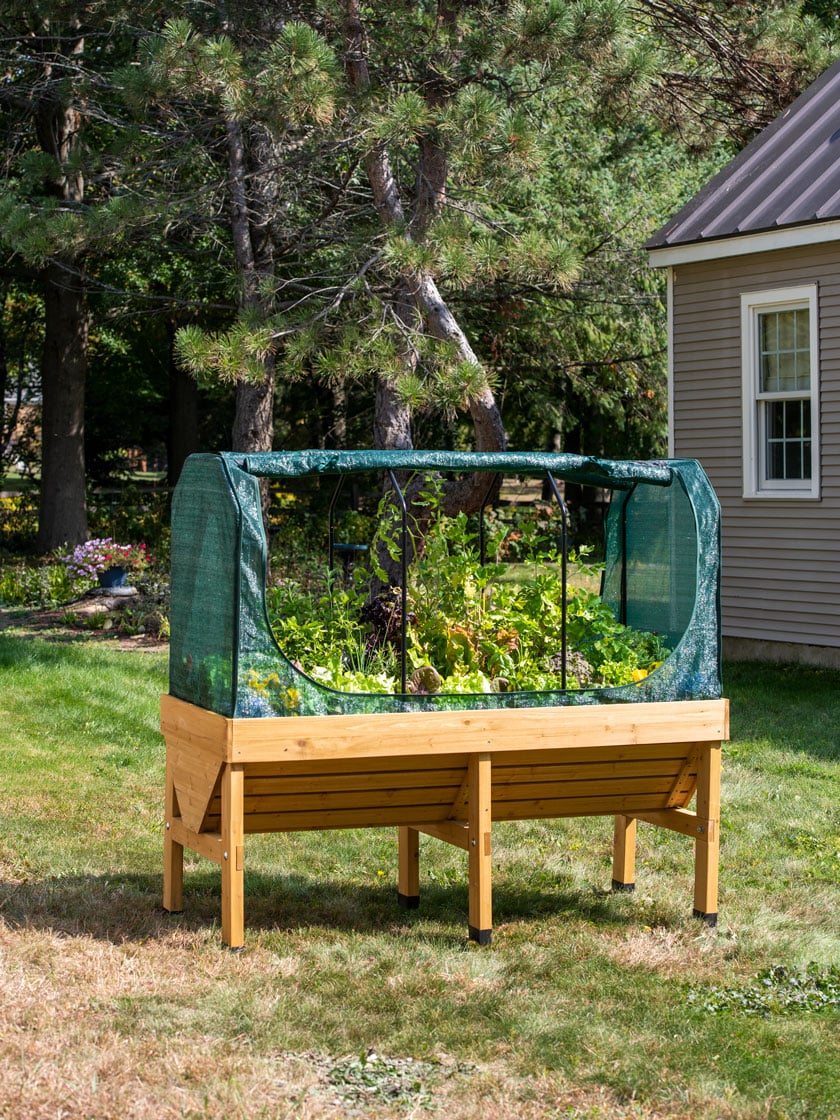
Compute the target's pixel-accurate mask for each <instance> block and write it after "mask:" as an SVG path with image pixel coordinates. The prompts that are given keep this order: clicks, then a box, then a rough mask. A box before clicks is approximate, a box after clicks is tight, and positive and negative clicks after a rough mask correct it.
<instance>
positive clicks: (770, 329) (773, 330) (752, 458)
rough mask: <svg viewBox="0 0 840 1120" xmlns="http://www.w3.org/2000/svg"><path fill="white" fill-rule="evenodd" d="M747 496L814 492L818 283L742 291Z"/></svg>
mask: <svg viewBox="0 0 840 1120" xmlns="http://www.w3.org/2000/svg"><path fill="white" fill-rule="evenodd" d="M741 339H742V352H743V386H744V497H745V498H764V497H772V498H795V497H799V498H818V497H819V496H820V493H819V408H818V405H819V394H818V388H819V368H818V348H817V289H816V285H813V284H809V285H804V286H802V287H797V288H779V289H777V290H775V291H769V292H746V293H744V294H743V295H742V296H741Z"/></svg>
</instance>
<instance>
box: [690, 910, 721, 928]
mask: <svg viewBox="0 0 840 1120" xmlns="http://www.w3.org/2000/svg"><path fill="white" fill-rule="evenodd" d="M693 913H694V917H695V918H699V919H700V921H701V922H705V923H706V925H707V926H708V927H709V929H714V928H715V926H716V925H717V914H704V913H703V911H702V910H695V911H694V912H693Z"/></svg>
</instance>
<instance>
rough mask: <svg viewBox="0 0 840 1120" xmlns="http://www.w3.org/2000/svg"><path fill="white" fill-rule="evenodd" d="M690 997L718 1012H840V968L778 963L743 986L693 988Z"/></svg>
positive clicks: (715, 1012)
mask: <svg viewBox="0 0 840 1120" xmlns="http://www.w3.org/2000/svg"><path fill="white" fill-rule="evenodd" d="M688 999H689V1003H693V1004H695V1005H696V1006H698V1007H701V1008H702V1010H703V1011H709V1012H712V1013H714V1014H717V1013H719V1012H721V1011H740V1012H742V1013H743V1014H745V1015H786V1014H798V1013H802V1012H815V1011H834V1012H840V968H835V967H834V966H831V967H829V968H821V967H820V966H819V965H817V964H814V963H813V962H811V963H810V964H809V965H808V966H807V967H806V968H804V969H790V968H786V967H785V966H784V965H781V964H774V965H771V967H770V968H765V969H763V970H762V971H761V972H759V974H758V975H757V976H756V977H755V978H754V980H752V981H750V982H749V983H747V984H744V985H741V986H739V987H734V988H717V987H709V988H706V989H702V988H692V990H691V991H690V992H689V994H688Z"/></svg>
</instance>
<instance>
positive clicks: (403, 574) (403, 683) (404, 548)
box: [388, 470, 408, 696]
mask: <svg viewBox="0 0 840 1120" xmlns="http://www.w3.org/2000/svg"><path fill="white" fill-rule="evenodd" d="M388 477H389V478H390V479H391V485H392V486H393V488H394V493H395V494H396V495H397V500H398V501H399V503H400V510H401V513H402V525H401V527H400V579H401V587H400V608H401V609H400V614H401V618H400V688H401V689H402V695H403V696H405V695H406V692H407V691H408V689H407V677H406V631H407V625H408V620H407V618H406V615H407V614H408V506H407V505H406V504H405V497H404V495H403V492H402V490H401V489H400V484H399V483H398V482H397V476H396V475H395V474H394V472H393V471H392V470H389V471H388Z"/></svg>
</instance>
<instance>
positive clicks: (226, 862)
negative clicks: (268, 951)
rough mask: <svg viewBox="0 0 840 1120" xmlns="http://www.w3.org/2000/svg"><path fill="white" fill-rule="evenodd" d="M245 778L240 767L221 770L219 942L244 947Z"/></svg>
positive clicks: (230, 766) (233, 766)
mask: <svg viewBox="0 0 840 1120" xmlns="http://www.w3.org/2000/svg"><path fill="white" fill-rule="evenodd" d="M244 788H245V778H244V771H243V769H242V767H241V766H236V765H230V764H226V765H225V767H224V769H223V770H222V941H224V943H225V945H227V946H228V947H229V948H231V949H240V948H241V947H242V945H244V943H245V828H244V823H245V805H244V796H243V795H244Z"/></svg>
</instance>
